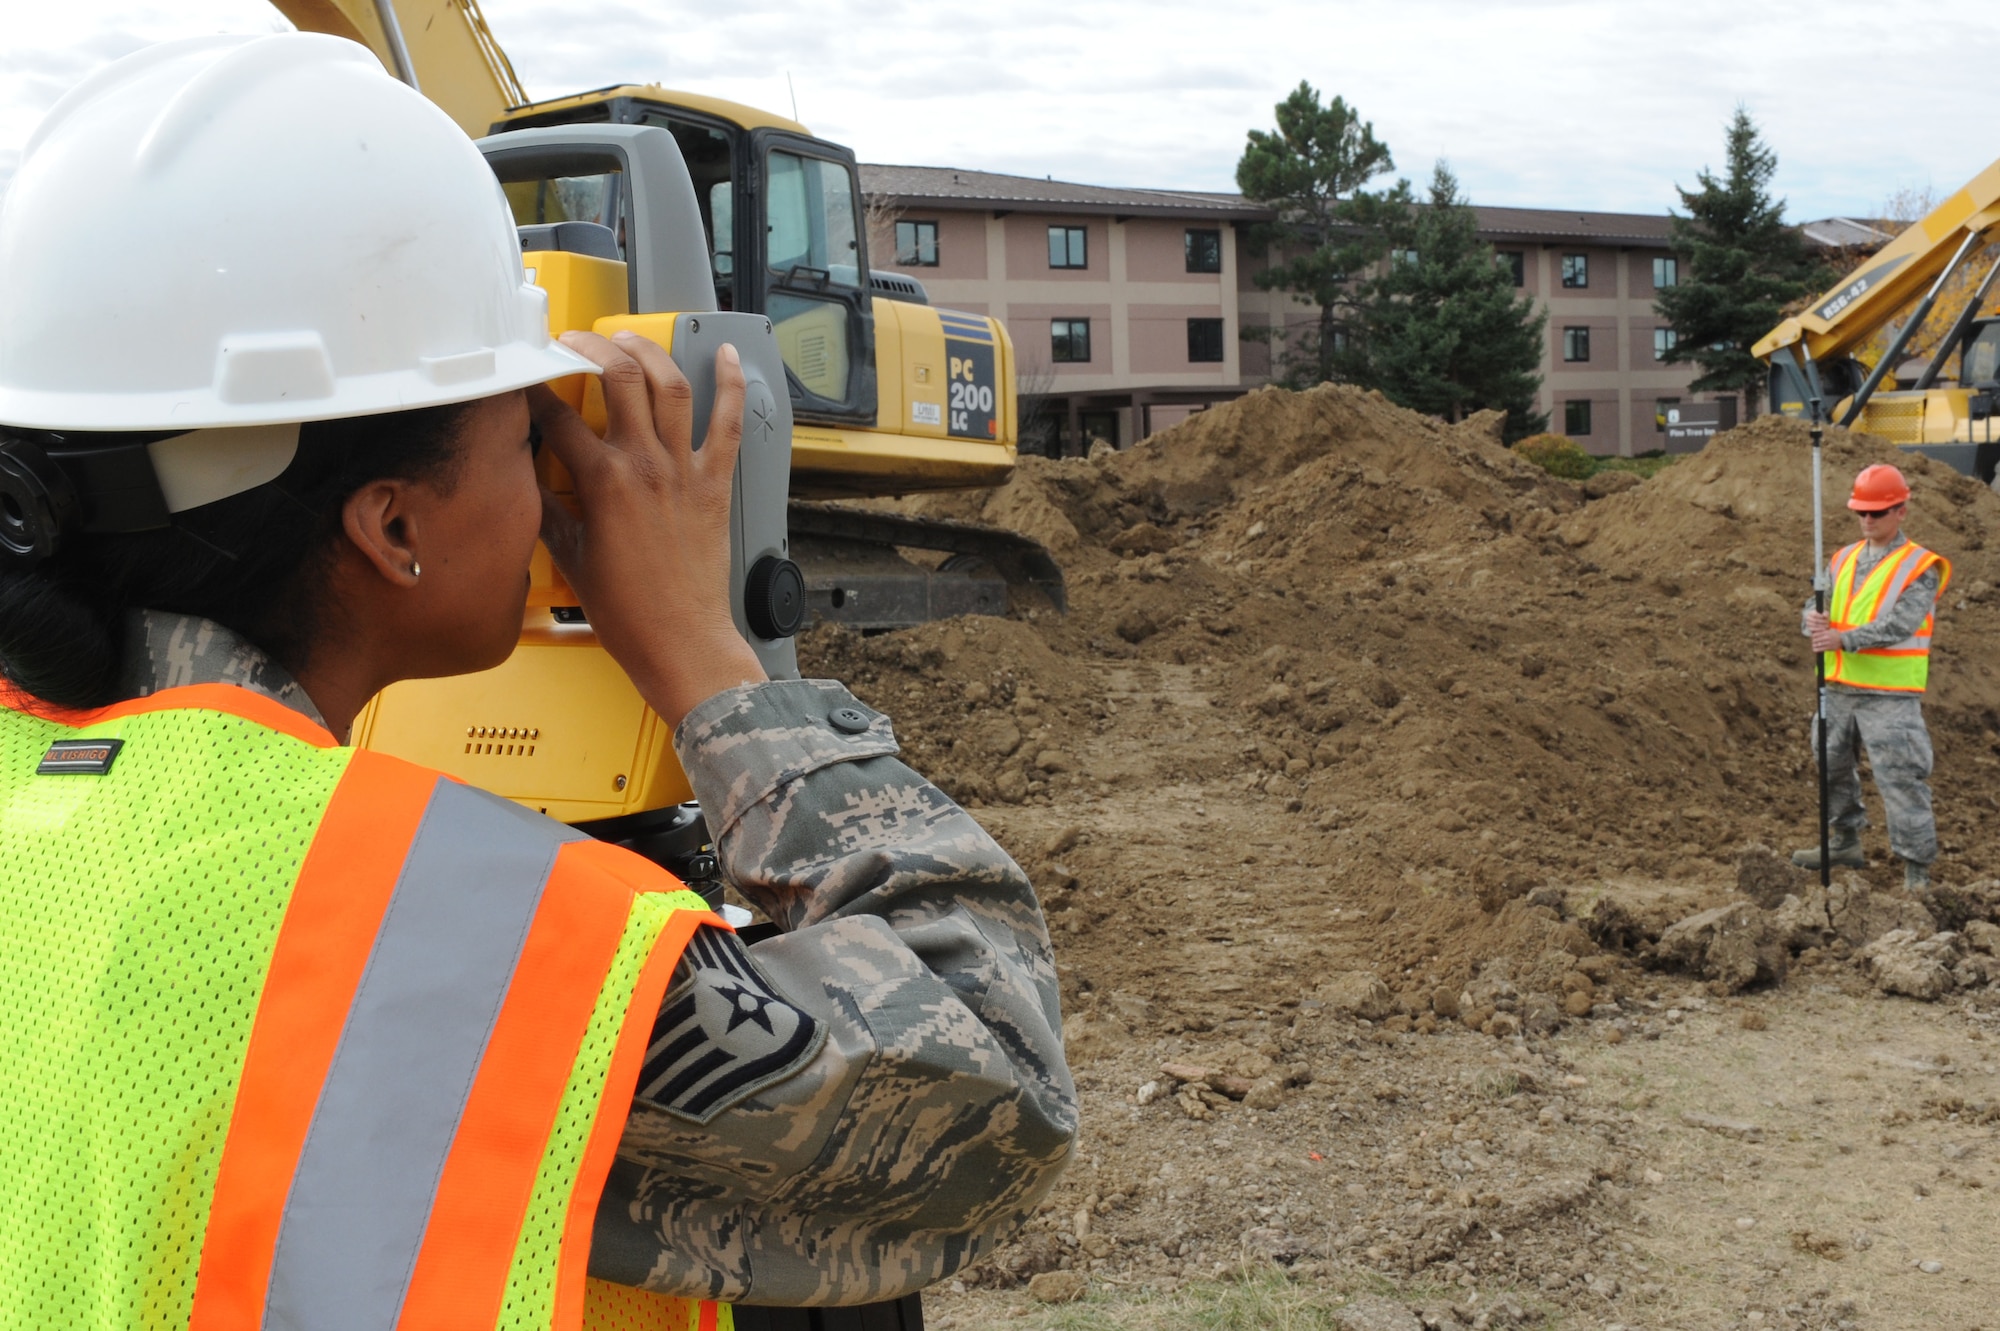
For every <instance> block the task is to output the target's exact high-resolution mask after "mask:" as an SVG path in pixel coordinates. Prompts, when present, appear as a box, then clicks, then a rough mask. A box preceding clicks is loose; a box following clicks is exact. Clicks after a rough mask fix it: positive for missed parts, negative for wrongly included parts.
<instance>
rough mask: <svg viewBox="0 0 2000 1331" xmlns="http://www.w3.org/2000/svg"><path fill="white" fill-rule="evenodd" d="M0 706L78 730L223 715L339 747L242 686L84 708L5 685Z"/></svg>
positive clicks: (170, 692) (188, 689)
mask: <svg viewBox="0 0 2000 1331" xmlns="http://www.w3.org/2000/svg"><path fill="white" fill-rule="evenodd" d="M0 707H4V708H6V709H7V710H8V711H11V712H25V713H27V714H28V715H29V716H35V717H40V718H41V719H42V720H44V721H53V722H55V723H56V724H57V725H62V726H73V727H79V728H80V727H83V726H94V725H97V724H98V723H100V722H103V721H116V720H118V719H120V718H121V717H127V716H141V715H144V714H145V713H147V712H171V711H179V710H193V711H204V712H221V713H223V714H224V715H227V716H237V717H241V718H243V719H244V720H245V721H249V722H252V723H254V724H256V725H260V726H263V727H264V728H265V729H267V730H275V731H277V732H278V733H279V734H281V735H290V736H291V737H292V738H293V739H299V740H304V741H305V742H306V743H308V744H311V745H313V746H315V747H317V748H322V749H331V748H334V747H336V746H337V745H338V741H337V740H335V739H334V737H333V735H332V734H331V733H330V732H328V730H327V728H326V727H325V726H322V725H320V724H318V723H317V722H315V721H312V720H309V719H308V718H307V717H306V716H305V715H304V714H302V713H299V712H295V711H293V710H292V709H291V708H289V707H287V706H285V704H283V703H281V702H279V701H278V700H277V699H275V698H268V697H265V696H264V695H263V694H261V693H257V692H254V691H252V690H250V689H246V688H244V687H242V686H241V685H238V684H187V685H183V686H182V687H180V688H177V689H161V690H160V691H159V692H158V693H149V694H147V695H146V696H145V697H143V698H129V699H127V700H126V701H124V702H119V703H113V704H111V705H110V706H109V707H92V708H82V709H79V708H74V707H57V706H55V705H54V704H53V703H46V702H43V701H42V700H41V699H40V698H37V697H35V696H33V695H32V694H28V693H23V692H22V691H21V690H19V689H17V688H15V687H14V686H12V685H11V684H7V683H5V682H4V681H0Z"/></svg>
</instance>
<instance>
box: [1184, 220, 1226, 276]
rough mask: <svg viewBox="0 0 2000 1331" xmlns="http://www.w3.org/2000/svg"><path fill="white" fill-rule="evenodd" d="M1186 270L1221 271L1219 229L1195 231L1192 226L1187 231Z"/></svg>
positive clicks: (1196, 271) (1191, 271) (1197, 271)
mask: <svg viewBox="0 0 2000 1331" xmlns="http://www.w3.org/2000/svg"><path fill="white" fill-rule="evenodd" d="M1187 270H1188V271H1189V272H1190V273H1219V272H1221V271H1222V233H1221V232H1220V231H1197V230H1194V229H1192V228H1190V229H1189V231H1188V233H1187Z"/></svg>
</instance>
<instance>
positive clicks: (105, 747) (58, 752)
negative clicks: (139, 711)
mask: <svg viewBox="0 0 2000 1331" xmlns="http://www.w3.org/2000/svg"><path fill="white" fill-rule="evenodd" d="M124 747H125V741H124V740H122V739H59V740H57V741H56V742H55V743H53V744H51V745H49V751H48V752H47V753H45V754H43V755H42V761H41V762H40V763H39V764H38V765H37V766H36V767H35V775H36V776H103V775H105V774H106V773H107V772H109V771H110V770H111V764H112V763H114V762H116V761H117V760H118V750H120V749H122V748H124Z"/></svg>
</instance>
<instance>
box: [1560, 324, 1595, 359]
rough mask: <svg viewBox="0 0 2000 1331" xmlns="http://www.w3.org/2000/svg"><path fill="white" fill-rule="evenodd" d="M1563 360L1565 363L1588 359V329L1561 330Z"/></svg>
mask: <svg viewBox="0 0 2000 1331" xmlns="http://www.w3.org/2000/svg"><path fill="white" fill-rule="evenodd" d="M1563 359H1564V360H1566V361H1583V360H1589V359H1590V330H1589V329H1588V328H1565V329H1563Z"/></svg>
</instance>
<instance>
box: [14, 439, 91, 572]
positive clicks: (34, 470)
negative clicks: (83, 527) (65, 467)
mask: <svg viewBox="0 0 2000 1331" xmlns="http://www.w3.org/2000/svg"><path fill="white" fill-rule="evenodd" d="M76 510H77V502H76V492H75V491H74V490H73V489H72V488H71V487H70V484H69V479H68V478H67V477H66V476H64V475H63V473H62V471H61V469H59V468H58V467H57V466H56V465H55V464H54V463H53V462H51V461H49V456H48V454H46V453H44V452H43V451H42V450H41V449H40V448H39V447H37V446H36V445H34V444H32V443H29V442H28V441H27V440H25V439H9V440H6V441H4V442H0V556H4V557H8V558H11V559H13V560H15V561H17V562H20V563H24V564H38V563H40V562H41V561H42V560H44V559H47V558H48V557H49V556H50V555H52V554H54V553H55V552H56V547H57V546H58V545H59V544H60V543H61V541H62V536H63V533H64V530H65V529H66V528H68V527H70V526H71V525H72V524H73V523H74V521H75V518H76Z"/></svg>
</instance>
